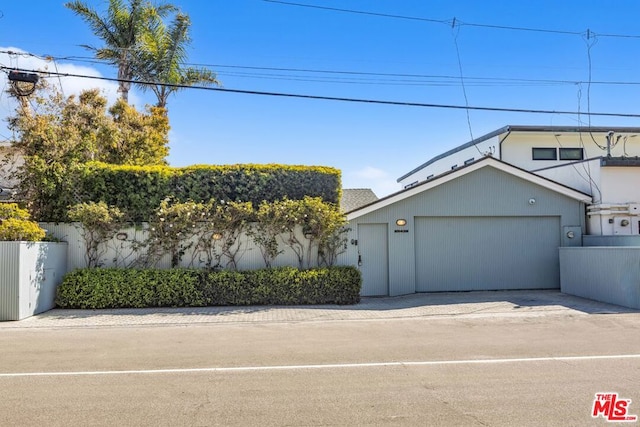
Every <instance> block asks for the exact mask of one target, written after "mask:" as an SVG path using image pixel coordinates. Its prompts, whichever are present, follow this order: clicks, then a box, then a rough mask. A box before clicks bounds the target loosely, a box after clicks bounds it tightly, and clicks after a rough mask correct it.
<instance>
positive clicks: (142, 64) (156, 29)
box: [134, 13, 220, 108]
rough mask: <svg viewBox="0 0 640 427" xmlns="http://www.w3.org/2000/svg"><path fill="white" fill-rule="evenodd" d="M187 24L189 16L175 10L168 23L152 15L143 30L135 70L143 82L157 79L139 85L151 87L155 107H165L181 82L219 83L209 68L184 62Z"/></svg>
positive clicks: (195, 83) (188, 39)
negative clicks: (155, 98)
mask: <svg viewBox="0 0 640 427" xmlns="http://www.w3.org/2000/svg"><path fill="white" fill-rule="evenodd" d="M190 26H191V20H190V19H189V16H187V15H185V14H183V13H178V14H177V15H176V16H175V18H174V20H173V22H172V23H171V24H170V25H169V26H167V25H165V23H164V21H163V20H162V19H161V17H160V16H158V15H155V16H153V17H152V18H151V19H149V21H148V25H147V26H146V27H145V29H144V31H143V32H142V36H141V39H140V44H139V51H138V55H139V59H138V61H136V64H135V67H134V68H135V70H134V72H135V74H136V76H137V77H138V78H139V79H140V80H141V81H143V82H156V84H152V85H148V84H140V85H139V86H140V88H141V89H142V90H147V89H149V88H151V90H152V91H153V93H154V94H155V95H156V97H157V99H158V103H157V104H156V105H157V106H158V107H162V108H166V105H167V100H168V98H169V95H171V94H172V93H174V92H176V91H178V90H180V89H182V88H183V86H193V85H206V86H209V85H219V84H220V82H219V81H218V80H217V79H216V74H215V73H214V72H212V71H211V70H207V69H205V68H195V67H184V66H183V64H184V62H185V60H186V58H187V54H186V48H187V47H188V46H189V43H190V42H191V39H190V37H189V27H190Z"/></svg>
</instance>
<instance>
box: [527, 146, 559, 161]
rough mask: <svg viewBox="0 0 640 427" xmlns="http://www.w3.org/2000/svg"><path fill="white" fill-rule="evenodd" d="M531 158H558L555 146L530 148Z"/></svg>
mask: <svg viewBox="0 0 640 427" xmlns="http://www.w3.org/2000/svg"><path fill="white" fill-rule="evenodd" d="M532 154H533V160H558V155H557V154H556V149H555V148H549V147H544V148H535V147H534V148H532Z"/></svg>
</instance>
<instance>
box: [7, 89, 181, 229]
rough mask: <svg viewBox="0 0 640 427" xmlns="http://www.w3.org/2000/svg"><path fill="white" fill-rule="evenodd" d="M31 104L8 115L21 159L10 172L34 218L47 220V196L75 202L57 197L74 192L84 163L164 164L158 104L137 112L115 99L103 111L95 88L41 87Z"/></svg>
mask: <svg viewBox="0 0 640 427" xmlns="http://www.w3.org/2000/svg"><path fill="white" fill-rule="evenodd" d="M33 105H34V108H33V110H34V111H33V112H25V111H23V110H21V109H18V110H17V111H16V114H15V115H14V116H12V117H10V118H9V128H10V129H11V130H12V131H13V132H14V134H15V135H16V137H17V138H16V140H15V141H14V146H15V147H16V148H18V149H19V150H20V151H21V152H22V154H23V156H24V159H25V163H24V165H22V166H21V167H20V168H18V170H17V171H16V172H15V174H14V176H13V177H14V178H16V181H18V182H19V186H18V192H19V197H20V198H21V199H22V200H25V201H27V203H29V209H30V211H31V213H32V214H33V215H34V217H35V218H36V219H38V220H47V219H48V218H47V217H48V216H49V215H50V214H51V212H49V211H47V206H51V203H50V201H51V200H57V202H58V203H57V204H58V205H59V206H70V205H74V204H76V203H77V202H76V200H73V197H72V196H68V197H71V199H70V200H59V199H60V195H61V194H66V195H70V194H71V195H72V194H73V193H74V191H72V190H73V189H74V187H73V179H71V177H72V176H73V174H74V173H75V172H76V170H78V169H79V168H80V167H81V165H82V164H84V163H86V162H89V161H93V160H96V161H102V162H111V163H118V164H129V165H158V164H164V163H165V157H166V155H167V153H168V148H167V145H168V132H169V123H168V118H167V116H166V114H165V112H164V110H163V109H159V108H155V107H154V108H151V109H149V111H147V112H146V113H140V112H138V111H136V110H135V108H134V107H132V106H129V105H128V104H126V103H125V102H124V101H123V100H118V101H117V102H116V104H115V105H114V106H113V107H111V108H110V109H109V110H107V101H106V99H105V98H104V97H103V96H101V95H100V93H99V91H98V90H97V89H95V90H89V91H85V92H82V93H81V94H80V95H79V96H78V97H76V96H70V97H67V98H65V97H63V96H62V95H61V94H60V93H59V92H57V91H56V90H54V89H53V88H47V87H46V86H44V87H41V88H40V89H39V90H38V92H37V93H36V96H35V97H34V98H33Z"/></svg>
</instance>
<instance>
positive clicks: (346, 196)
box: [340, 188, 378, 212]
mask: <svg viewBox="0 0 640 427" xmlns="http://www.w3.org/2000/svg"><path fill="white" fill-rule="evenodd" d="M376 200H378V196H376V194H375V193H374V192H373V190H371V189H370V188H344V189H342V198H341V199H340V207H341V208H342V210H343V211H345V212H351V211H353V210H355V209H358V208H359V207H360V206H364V205H368V204H369V203H373V202H375V201H376Z"/></svg>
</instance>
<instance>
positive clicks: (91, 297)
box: [56, 267, 362, 309]
mask: <svg viewBox="0 0 640 427" xmlns="http://www.w3.org/2000/svg"><path fill="white" fill-rule="evenodd" d="M361 284H362V279H361V276H360V272H359V270H358V269H356V268H355V267H331V268H319V269H309V270H298V269H296V268H292V267H282V268H273V269H263V270H256V271H246V272H237V271H220V272H212V271H206V270H191V269H170V270H155V269H146V270H136V269H100V268H97V269H95V268H94V269H82V270H76V271H73V272H71V273H69V274H67V275H66V276H65V277H64V279H63V282H62V284H61V285H60V286H59V287H58V290H57V296H56V305H57V306H58V307H60V308H82V309H99V308H121V307H188V306H205V305H208V306H214V305H225V306H228V305H293V304H296V305H300V304H356V303H357V302H359V301H360V287H361Z"/></svg>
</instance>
